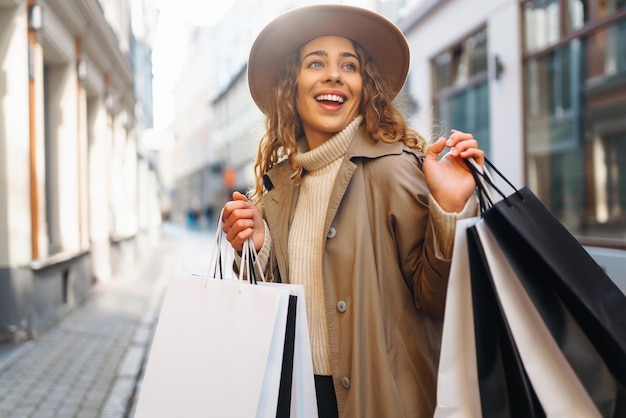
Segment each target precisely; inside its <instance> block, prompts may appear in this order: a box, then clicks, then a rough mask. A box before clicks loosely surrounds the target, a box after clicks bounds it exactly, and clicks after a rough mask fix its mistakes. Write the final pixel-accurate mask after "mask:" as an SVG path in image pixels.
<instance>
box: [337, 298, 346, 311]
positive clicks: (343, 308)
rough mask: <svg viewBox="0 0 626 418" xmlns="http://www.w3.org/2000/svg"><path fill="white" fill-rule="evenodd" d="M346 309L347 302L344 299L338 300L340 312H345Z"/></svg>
mask: <svg viewBox="0 0 626 418" xmlns="http://www.w3.org/2000/svg"><path fill="white" fill-rule="evenodd" d="M346 309H348V304H347V303H346V302H344V301H343V300H340V301H339V302H337V310H338V311H339V312H341V313H344V312H345V311H346Z"/></svg>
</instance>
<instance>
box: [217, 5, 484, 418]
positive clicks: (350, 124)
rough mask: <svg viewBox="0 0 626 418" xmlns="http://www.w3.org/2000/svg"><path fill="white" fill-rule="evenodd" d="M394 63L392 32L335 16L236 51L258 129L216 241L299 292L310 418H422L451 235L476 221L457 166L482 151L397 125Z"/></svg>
mask: <svg viewBox="0 0 626 418" xmlns="http://www.w3.org/2000/svg"><path fill="white" fill-rule="evenodd" d="M408 66H409V49H408V45H407V43H406V40H405V38H404V36H403V35H402V33H401V32H400V30H399V29H398V28H397V27H396V26H395V25H393V24H392V23H390V22H389V21H388V20H386V19H385V18H383V17H382V16H380V15H378V14H376V13H373V12H371V11H368V10H364V9H360V8H355V7H350V6H344V5H317V6H309V7H304V8H299V9H294V10H291V11H289V12H287V13H285V14H283V15H281V16H279V17H278V18H276V19H275V20H273V21H272V22H271V23H269V24H268V25H267V26H266V27H265V29H264V30H263V31H262V32H261V33H260V35H259V36H258V38H257V39H256V41H255V43H254V45H253V47H252V49H251V53H250V59H249V64H248V77H249V85H250V91H251V94H252V97H253V98H254V100H255V102H256V104H257V105H258V106H259V108H260V109H261V111H263V113H264V114H265V115H266V128H267V131H266V134H265V136H264V137H263V139H262V140H261V143H260V146H259V151H258V156H257V161H256V165H255V171H256V184H255V187H254V190H252V191H251V193H250V196H249V197H250V200H248V199H247V198H246V197H244V196H243V195H241V194H239V193H235V194H234V195H233V201H231V202H228V203H227V204H226V205H225V207H224V211H223V220H224V226H223V229H224V232H225V233H226V237H227V239H228V241H229V242H230V243H231V245H232V246H233V248H234V249H236V250H241V248H242V246H243V242H244V241H245V240H247V239H248V238H251V239H252V242H253V243H254V246H255V248H256V250H257V251H259V258H260V261H261V263H262V264H263V265H264V266H267V268H266V270H267V276H268V277H270V278H271V279H272V280H274V281H282V282H290V283H299V284H303V285H304V287H305V294H306V302H307V316H308V319H309V332H310V340H311V348H312V351H313V365H314V372H315V374H316V389H317V397H318V406H319V415H320V416H321V417H328V416H342V417H394V418H396V417H431V416H432V415H433V411H434V408H435V402H436V399H435V389H436V374H437V362H438V348H439V342H440V338H441V328H440V327H441V321H442V318H443V311H444V304H445V294H446V285H447V276H448V271H449V260H450V257H451V253H452V248H451V247H452V242H453V236H454V226H455V222H456V219H458V218H460V217H468V216H472V215H474V214H475V212H476V202H475V199H474V198H473V197H472V196H473V193H474V189H475V183H474V180H473V178H472V175H471V173H470V172H469V171H468V170H467V168H466V166H465V161H464V159H466V158H470V157H473V158H474V159H475V160H476V161H477V162H478V163H479V164H481V165H482V161H483V153H482V151H480V150H479V149H478V148H477V142H476V141H475V140H474V138H473V137H472V135H470V134H466V133H463V132H457V131H452V133H451V135H450V137H449V138H448V139H446V138H442V139H440V140H439V141H437V142H436V143H434V144H432V145H431V146H430V147H427V145H426V143H425V141H424V139H423V138H422V137H421V136H420V135H419V134H417V133H416V132H415V131H414V130H412V129H410V128H409V127H408V126H407V123H406V121H405V119H404V118H403V117H402V116H401V114H400V113H399V111H398V110H397V109H396V108H395V107H394V106H393V104H392V100H393V99H394V97H395V96H396V95H397V94H398V92H399V91H400V89H401V88H402V85H403V84H404V82H405V79H406V75H407V73H408ZM446 146H448V147H450V148H452V150H451V151H450V152H449V153H447V154H446V155H445V156H443V158H441V159H439V154H440V153H442V151H443V150H444V148H445V147H446Z"/></svg>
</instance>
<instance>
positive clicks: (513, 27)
mask: <svg viewBox="0 0 626 418" xmlns="http://www.w3.org/2000/svg"><path fill="white" fill-rule="evenodd" d="M431 3H432V2H431ZM421 6H422V5H421V4H420V6H419V7H418V8H417V10H419V8H420V7H421ZM518 8H519V5H518V2H517V1H515V0H481V2H480V7H477V2H476V1H475V0H457V1H454V2H445V3H444V4H443V5H442V6H439V7H438V8H436V9H435V10H434V11H433V12H432V13H431V14H430V15H427V16H426V17H425V18H423V19H422V20H420V21H419V24H418V25H415V26H414V27H413V28H409V29H407V30H405V32H406V36H407V39H408V41H409V45H410V48H411V68H410V79H409V83H410V84H409V86H408V87H409V90H410V93H411V94H412V95H413V97H415V98H416V99H417V102H418V105H419V113H418V115H417V117H416V122H415V126H416V128H417V129H418V130H419V131H420V132H422V133H424V134H426V135H427V136H431V134H432V132H431V127H432V122H433V120H434V119H433V115H434V110H433V108H432V80H431V69H430V62H431V59H432V58H433V57H434V56H436V55H438V54H439V53H441V52H442V51H443V50H445V49H446V48H448V47H450V46H452V45H455V44H457V43H458V42H460V41H461V40H463V39H464V38H465V37H467V35H468V34H470V33H472V32H473V31H475V30H476V29H478V28H480V27H481V26H483V25H484V26H486V27H487V33H488V53H489V57H490V66H492V65H493V61H492V60H493V57H494V55H495V54H498V55H499V56H500V58H501V60H502V61H503V63H504V65H505V71H504V73H503V74H502V77H501V78H500V80H497V81H496V80H494V78H493V75H494V72H493V71H491V74H490V81H491V82H490V111H491V113H490V120H491V147H492V153H493V155H492V160H493V162H494V163H495V165H496V166H497V167H499V168H502V171H503V172H504V174H505V175H506V176H507V177H508V178H509V180H511V181H512V182H513V183H514V184H516V185H522V182H523V178H524V176H523V166H522V165H523V161H524V158H523V151H522V150H523V142H522V96H521V90H520V89H521V85H522V80H521V69H520V66H519V62H518V60H519V57H520V56H521V51H520V45H519V44H520V42H519V40H518V37H519V33H520V31H519V18H518ZM408 20H410V17H407V18H406V19H405V20H404V21H402V22H400V25H401V26H402V25H403V24H406V22H407V21H408ZM492 70H493V69H492Z"/></svg>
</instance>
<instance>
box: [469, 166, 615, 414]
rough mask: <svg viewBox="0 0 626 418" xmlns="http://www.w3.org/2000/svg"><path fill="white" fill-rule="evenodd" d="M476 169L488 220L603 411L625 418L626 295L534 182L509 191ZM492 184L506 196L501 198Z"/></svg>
mask: <svg viewBox="0 0 626 418" xmlns="http://www.w3.org/2000/svg"><path fill="white" fill-rule="evenodd" d="M487 165H489V166H490V167H491V168H492V169H493V170H494V171H495V172H496V173H497V174H498V175H500V176H501V177H502V178H503V179H504V180H505V181H506V182H507V183H508V184H509V185H511V183H510V182H509V181H508V180H507V179H506V178H505V177H504V176H502V174H501V173H500V172H499V171H498V170H497V169H496V168H495V167H493V165H492V164H491V163H490V162H489V161H487ZM470 168H471V169H472V170H473V173H474V175H475V178H476V179H477V185H478V189H479V196H480V198H481V208H482V217H483V219H484V222H485V224H486V225H487V227H488V229H489V231H490V232H491V233H492V234H493V236H494V237H495V239H496V241H497V243H498V245H499V247H500V248H501V249H502V251H503V253H504V254H505V255H506V258H507V260H508V261H509V262H510V264H511V266H512V267H513V269H514V270H515V276H516V278H517V280H519V281H520V282H521V283H522V285H523V287H524V290H525V291H526V292H527V293H528V295H529V297H530V298H531V299H532V301H533V304H534V306H535V307H536V308H537V311H538V312H539V314H540V315H541V317H542V319H543V321H544V322H545V324H546V326H547V328H548V329H549V331H550V333H551V334H552V337H554V339H555V341H556V342H557V343H558V344H559V347H560V349H561V350H562V352H563V353H564V355H565V356H566V358H567V360H568V362H569V363H570V365H571V366H572V368H573V369H574V371H575V372H576V375H577V376H578V378H579V379H580V381H581V382H582V384H583V385H584V386H585V388H586V389H587V391H588V392H589V394H590V396H591V397H592V399H593V401H594V403H595V404H596V406H597V407H598V409H599V410H600V411H602V414H603V416H623V415H621V414H624V408H625V407H626V405H625V403H626V392H625V390H624V387H625V386H626V297H625V296H624V294H623V293H622V292H621V291H620V290H619V288H618V287H617V286H616V285H615V284H614V283H613V281H612V280H611V279H610V278H609V277H608V276H607V275H606V273H605V272H604V271H603V270H602V268H601V267H600V266H598V264H597V263H596V262H595V261H594V260H593V258H592V257H591V256H590V255H589V254H588V253H587V252H586V250H585V249H584V248H583V247H582V246H581V245H580V243H579V242H578V241H577V240H576V239H575V237H573V236H572V235H571V234H570V233H569V231H568V230H567V229H566V228H565V227H564V226H563V225H562V224H561V223H560V222H559V221H558V220H557V219H556V218H555V217H554V216H553V215H552V213H551V212H550V211H549V210H548V209H547V208H546V207H545V206H544V205H543V204H542V203H541V202H540V201H539V199H538V198H537V197H536V196H535V194H534V193H533V192H532V191H531V190H530V189H529V188H527V187H525V188H522V189H520V190H517V189H515V187H514V186H512V185H511V187H513V189H515V192H514V193H512V194H511V195H509V196H505V195H504V194H503V193H502V192H501V191H500V190H499V189H498V188H497V187H495V185H494V183H493V181H492V180H491V177H490V176H489V175H488V173H486V172H483V171H481V170H479V169H478V168H476V167H475V166H473V165H471V164H470ZM490 190H495V191H496V192H497V193H498V194H500V196H501V197H502V198H503V199H502V200H501V201H499V202H497V203H494V201H493V199H492V198H491V197H490Z"/></svg>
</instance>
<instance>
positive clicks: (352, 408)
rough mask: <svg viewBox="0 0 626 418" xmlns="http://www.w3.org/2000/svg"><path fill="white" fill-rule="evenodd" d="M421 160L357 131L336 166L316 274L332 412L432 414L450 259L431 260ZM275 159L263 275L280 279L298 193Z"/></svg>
mask: <svg viewBox="0 0 626 418" xmlns="http://www.w3.org/2000/svg"><path fill="white" fill-rule="evenodd" d="M421 158H422V157H421V156H420V155H419V154H417V153H416V152H415V151H413V150H410V149H408V148H406V147H404V145H403V144H402V143H395V144H386V143H382V142H373V141H371V140H369V139H368V137H366V133H365V131H364V130H363V129H362V128H361V129H360V130H359V132H358V133H357V135H356V136H355V139H354V140H353V141H352V143H351V145H350V147H349V149H348V151H347V155H346V158H345V160H344V162H343V163H342V166H341V168H340V169H339V173H338V174H337V178H336V181H335V185H334V188H333V191H332V194H331V198H330V203H329V205H328V212H327V214H326V221H325V228H326V231H327V238H326V240H325V244H324V256H323V275H324V276H323V280H324V292H325V299H326V309H327V312H328V320H329V328H330V344H331V347H330V349H331V357H332V358H331V360H332V367H333V381H334V386H335V391H336V393H337V403H338V407H339V416H340V417H359V418H362V417H372V418H382V417H390V418H400V417H432V415H433V412H434V408H435V401H436V399H435V391H436V376H437V365H438V357H439V347H440V341H441V321H442V318H443V311H444V303H445V294H446V286H447V276H448V272H449V263H448V262H445V261H442V260H439V259H437V257H436V256H435V250H434V246H433V232H432V225H431V223H430V220H429V209H428V190H427V188H426V183H425V179H424V174H423V172H422V170H421V161H422V159H421ZM291 171H292V169H291V168H290V167H289V165H288V164H286V163H285V162H283V163H282V164H279V165H278V166H277V167H275V168H273V169H272V170H270V171H269V172H268V173H267V175H266V177H265V185H266V187H267V189H268V192H267V193H266V194H265V196H264V197H263V207H264V216H265V219H266V222H267V224H268V226H269V229H270V231H271V237H272V252H271V256H270V265H271V266H272V271H271V272H270V271H268V275H269V276H270V277H271V279H272V280H275V281H284V282H288V281H289V280H288V277H289V270H288V265H289V263H288V261H287V248H288V244H287V240H288V237H289V224H290V220H291V218H292V216H293V212H294V208H295V204H296V201H297V198H298V191H299V189H298V187H295V186H294V184H293V182H292V181H291V180H290V179H289V176H290V174H291Z"/></svg>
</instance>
